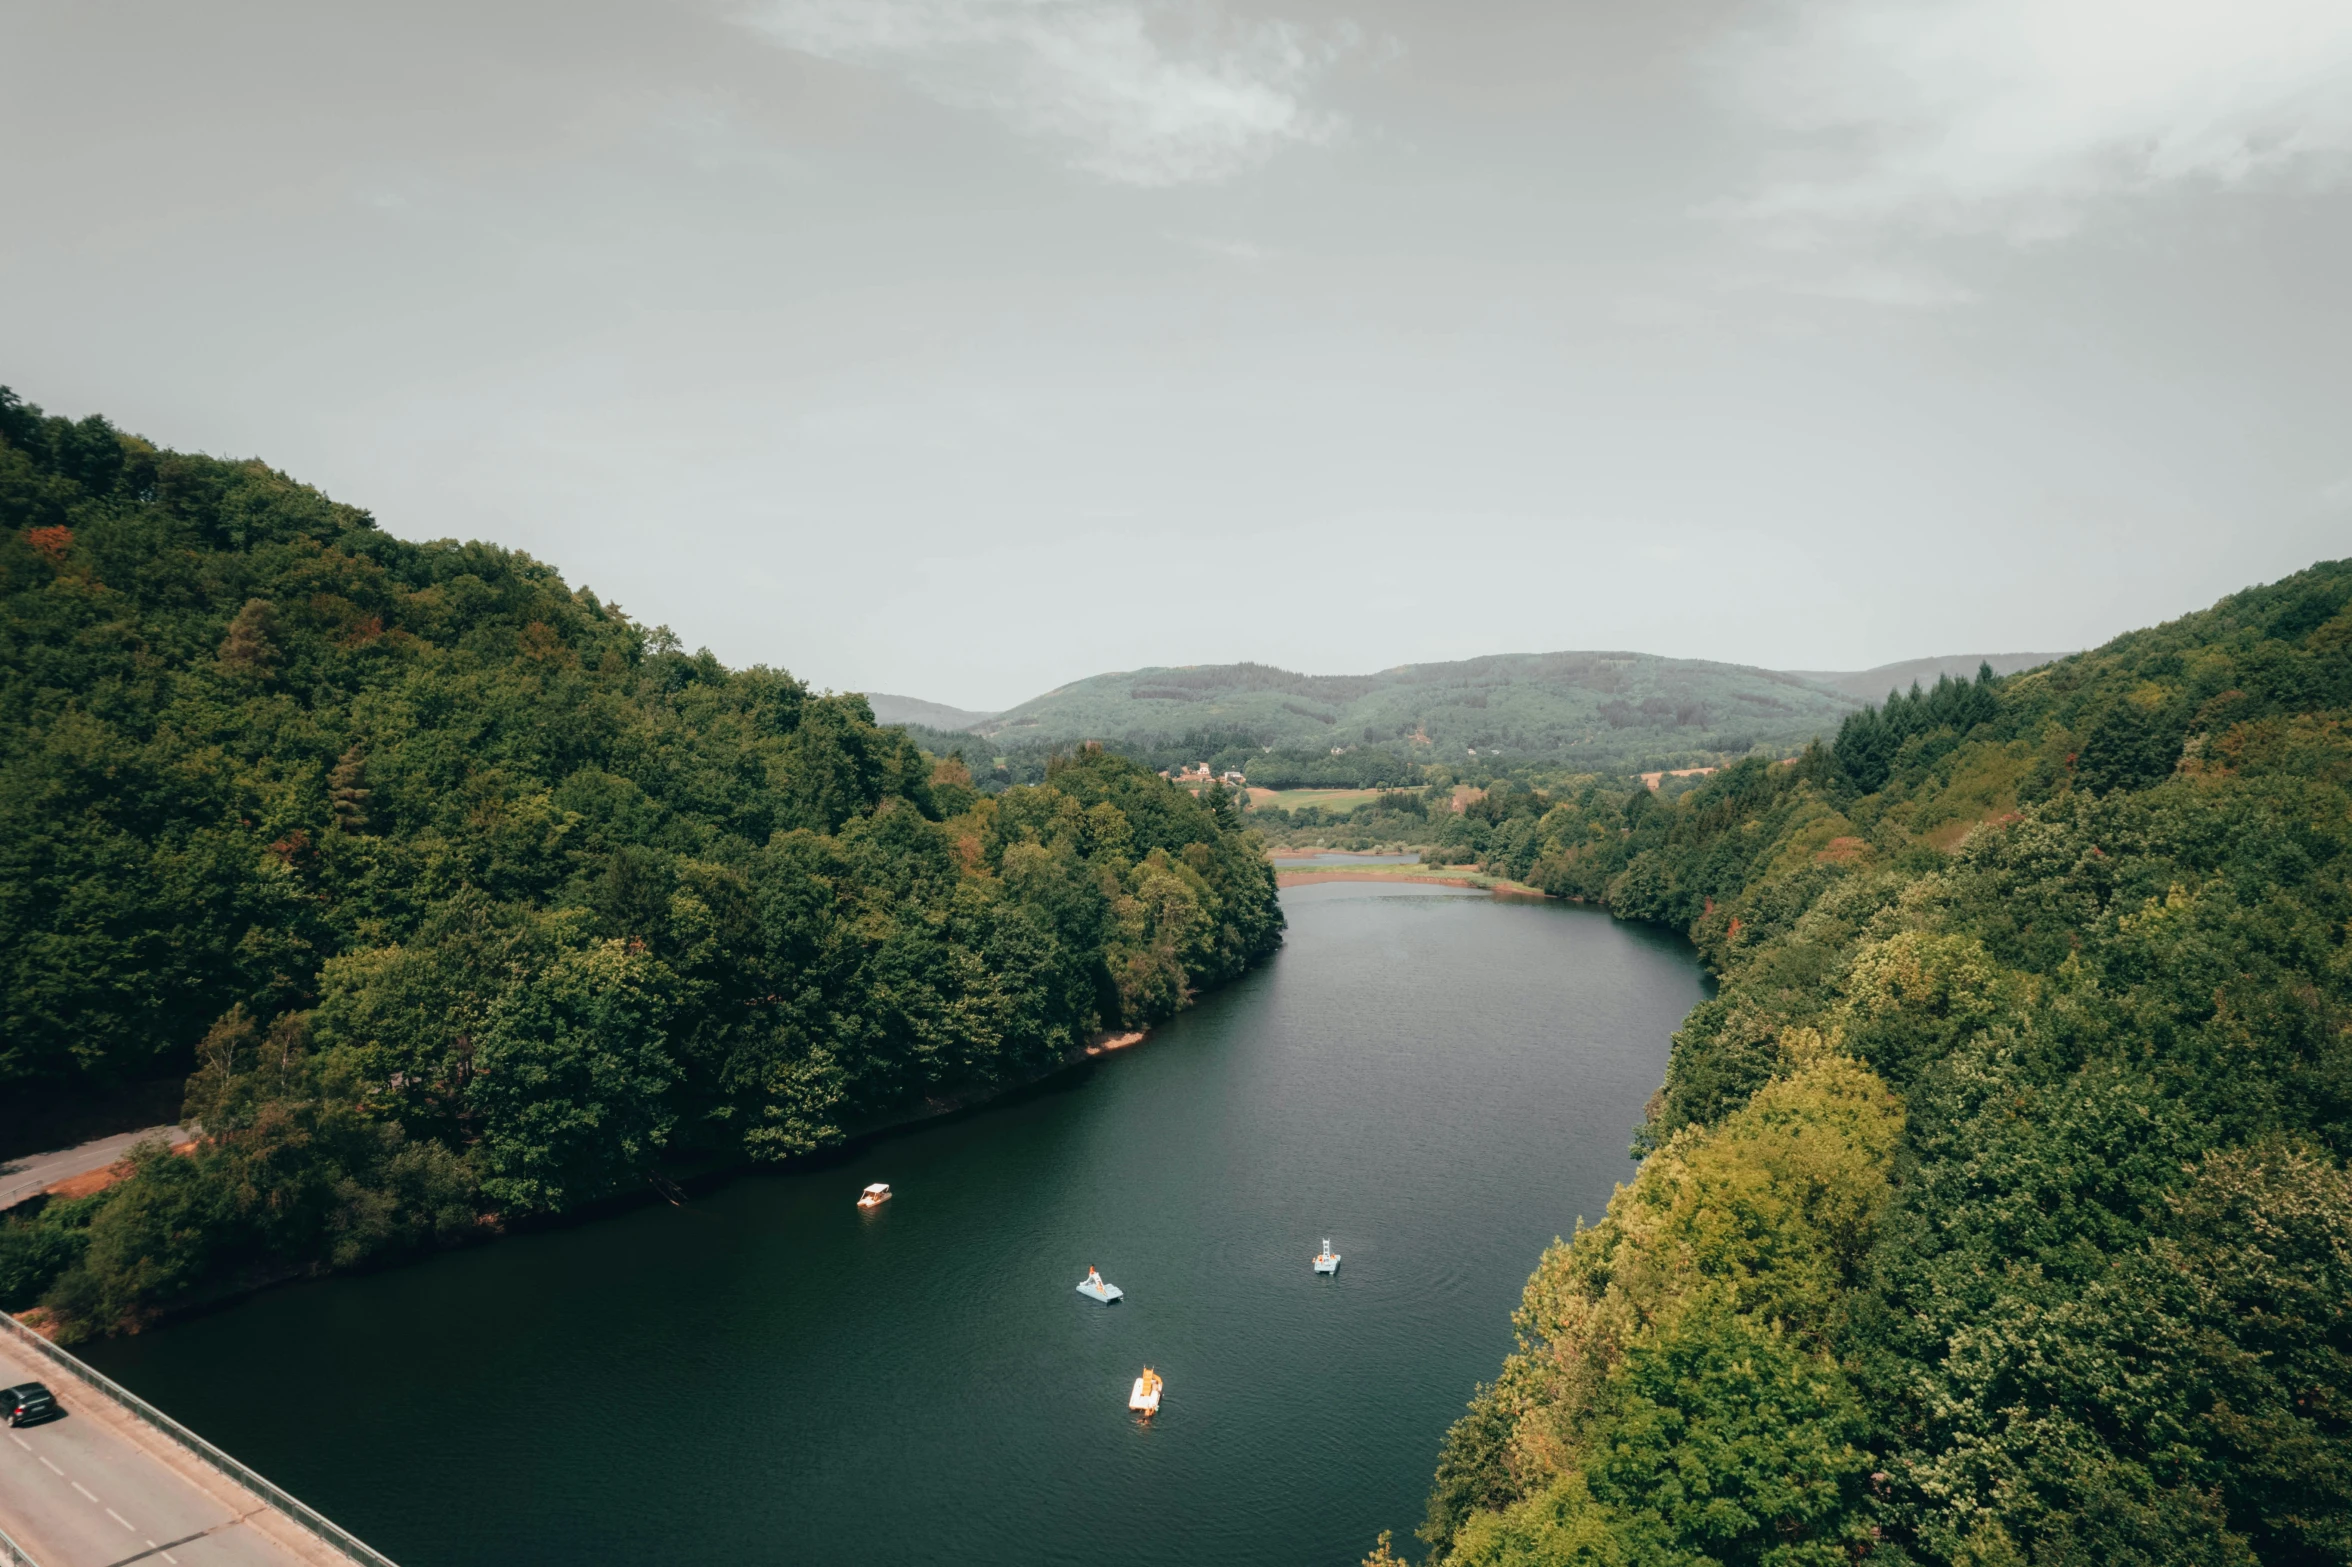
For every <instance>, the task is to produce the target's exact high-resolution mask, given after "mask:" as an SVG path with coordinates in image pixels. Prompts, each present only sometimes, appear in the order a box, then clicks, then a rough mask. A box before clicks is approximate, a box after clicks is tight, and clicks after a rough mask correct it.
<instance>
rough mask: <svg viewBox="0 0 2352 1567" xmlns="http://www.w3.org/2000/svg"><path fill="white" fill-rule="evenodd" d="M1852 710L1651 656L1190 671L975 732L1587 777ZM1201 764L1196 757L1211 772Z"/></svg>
mask: <svg viewBox="0 0 2352 1567" xmlns="http://www.w3.org/2000/svg"><path fill="white" fill-rule="evenodd" d="M1859 705H1860V704H1859V703H1858V702H1857V701H1856V700H1855V699H1853V698H1852V697H1849V696H1846V695H1844V694H1843V693H1840V692H1836V691H1831V690H1826V689H1824V688H1822V687H1820V686H1818V685H1814V684H1811V683H1808V682H1806V681H1803V680H1800V679H1798V678H1796V677H1794V676H1791V675H1785V674H1779V673H1776V672H1774V671H1772V670H1768V669H1753V668H1747V667H1744V666H1742V665H1737V664H1717V663H1710V662H1708V661H1706V660H1703V659H1688V658H1660V657H1657V656H1656V655H1653V654H1648V653H1510V654H1499V655H1496V656H1493V657H1488V658H1475V659H1465V660H1462V661H1460V662H1457V663H1446V664H1404V665H1399V666H1398V667H1397V668H1394V669H1387V670H1382V671H1381V672H1379V673H1378V674H1371V675H1301V674H1293V673H1291V672H1290V671H1289V670H1284V669H1276V668H1273V667H1271V666H1269V665H1265V664H1201V665H1193V666H1189V667H1185V668H1178V669H1138V670H1128V671H1123V672H1120V673H1116V674H1105V675H1096V676H1093V677H1092V678H1090V679H1086V680H1080V681H1077V682H1075V683H1074V684H1071V685H1066V686H1063V687H1060V688H1059V689H1057V690H1053V691H1048V692H1047V693H1046V694H1045V695H1043V696H1040V697H1035V698H1033V699H1031V700H1030V701H1027V702H1024V703H1022V704H1021V705H1020V706H1018V707H1015V708H1012V709H1010V710H1008V711H1006V712H1003V713H999V714H997V715H996V716H995V717H994V718H992V719H989V720H988V721H986V722H985V723H982V724H980V725H977V726H975V730H974V732H975V733H978V734H981V735H985V736H987V737H989V738H991V739H993V740H995V741H996V742H997V744H998V746H999V748H1000V749H1004V748H1024V749H1025V748H1029V747H1032V746H1035V745H1038V744H1045V745H1070V744H1074V743H1076V742H1079V741H1083V740H1102V741H1105V742H1108V743H1112V744H1115V745H1120V746H1122V747H1130V748H1135V749H1141V750H1150V749H1154V748H1158V747H1161V746H1165V745H1169V744H1174V743H1179V742H1181V741H1182V740H1183V739H1184V738H1185V737H1186V736H1188V735H1196V734H1197V735H1220V736H1224V735H1232V734H1234V733H1236V732H1242V733H1246V735H1248V736H1249V737H1251V738H1254V740H1255V741H1256V743H1257V745H1258V746H1259V747H1261V748H1266V747H1270V748H1272V749H1274V750H1277V751H1292V752H1298V751H1313V752H1323V753H1328V752H1330V751H1332V750H1334V749H1337V750H1340V751H1343V752H1344V751H1350V750H1354V749H1357V748H1360V747H1381V748H1386V749H1389V750H1393V751H1396V752H1398V753H1400V754H1401V755H1402V756H1404V757H1405V758H1406V759H1408V760H1411V761H1416V762H1430V761H1445V762H1448V763H1459V762H1461V761H1463V760H1464V759H1466V758H1467V757H1468V756H1469V754H1470V753H1471V752H1473V751H1475V752H1477V753H1478V754H1479V755H1480V756H1482V757H1502V758H1505V759H1509V760H1539V759H1540V760H1545V761H1556V762H1561V763H1565V764H1569V765H1572V766H1580V767H1590V768H1595V769H1609V768H1624V767H1631V766H1634V765H1636V764H1639V765H1645V766H1681V765H1688V764H1690V763H1693V762H1709V761H1714V760H1717V759H1719V758H1721V757H1724V756H1726V755H1730V756H1739V755H1744V754H1746V753H1747V752H1748V751H1750V750H1752V749H1754V748H1756V747H1759V746H1761V747H1764V748H1766V749H1768V750H1774V751H1788V750H1793V749H1796V748H1797V747H1800V746H1802V745H1804V744H1805V742H1807V741H1808V740H1811V739H1813V738H1814V737H1815V736H1817V735H1829V734H1833V733H1835V732H1836V730H1837V726H1838V724H1839V723H1840V722H1841V721H1843V719H1844V718H1845V715H1846V714H1847V713H1849V712H1852V711H1853V710H1854V709H1855V708H1856V707H1857V706H1859ZM1209 759H1210V758H1207V757H1202V758H1196V760H1209Z"/></svg>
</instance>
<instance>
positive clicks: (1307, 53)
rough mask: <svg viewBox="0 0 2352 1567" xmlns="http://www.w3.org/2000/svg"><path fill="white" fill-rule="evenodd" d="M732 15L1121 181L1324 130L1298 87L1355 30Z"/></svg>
mask: <svg viewBox="0 0 2352 1567" xmlns="http://www.w3.org/2000/svg"><path fill="white" fill-rule="evenodd" d="M743 20H744V21H745V22H746V23H747V24H748V25H750V26H752V27H754V28H756V29H757V30H758V31H760V32H762V33H764V34H766V35H767V36H768V37H770V38H772V39H774V40H775V41H776V42H778V43H781V44H783V45H785V46H787V47H789V48H793V49H798V50H801V51H804V52H805V53H808V54H813V55H817V56H819V57H821V58H824V59H828V60H839V61H843V62H846V63H849V64H855V65H863V66H870V67H873V68H876V69H881V70H887V71H892V72H895V73H897V74H900V75H902V76H903V77H905V79H906V80H908V81H909V82H910V83H912V84H913V85H914V86H915V87H916V88H917V89H918V90H920V91H922V92H923V93H925V94H927V95H928V96H930V97H933V98H936V99H938V100H940V101H941V102H943V103H948V104H953V105H956V106H959V107H965V108H978V109H985V110H988V111H990V112H993V113H994V114H996V115H997V116H999V117H1000V118H1002V119H1003V120H1004V121H1005V122H1006V123H1008V124H1010V125H1012V126H1013V127H1014V128H1015V129H1017V130H1019V131H1022V132H1024V133H1026V134H1030V135H1036V136H1041V137H1044V138H1047V139H1050V140H1053V141H1057V142H1060V143H1062V144H1063V145H1065V146H1067V147H1068V148H1070V149H1071V152H1070V161H1071V162H1072V164H1073V165H1074V166H1076V167H1078V168H1081V169H1084V170H1086V171H1088V172H1089V173H1093V174H1096V175H1099V176H1101V177H1102V178H1104V179H1108V180H1113V181H1117V182H1119V183H1122V184H1130V185H1178V184H1187V183H1192V182H1196V181H1212V180H1219V179H1224V178H1226V177H1227V176H1229V175H1232V174H1235V173H1238V172H1240V171H1242V170H1244V169H1247V168H1250V167H1252V166H1254V165H1256V164H1258V163H1261V162H1263V161H1264V160H1265V159H1266V158H1268V157H1270V156H1271V155H1272V154H1273V153H1274V152H1275V151H1276V150H1277V149H1279V148H1280V147H1282V146H1284V145H1286V144H1291V143H1302V142H1303V143H1310V144H1320V143H1325V142H1328V141H1329V140H1330V139H1331V138H1332V137H1333V136H1334V135H1336V134H1337V132H1338V130H1339V127H1340V121H1339V119H1338V117H1337V116H1335V115H1333V114H1330V113H1327V112H1324V111H1320V110H1317V109H1316V108H1314V107H1313V106H1312V105H1310V104H1309V103H1308V102H1307V93H1308V91H1309V89H1311V88H1312V87H1313V85H1314V84H1315V82H1316V81H1317V80H1318V79H1319V78H1320V77H1321V76H1322V75H1323V73H1324V72H1325V71H1326V70H1328V69H1329V68H1330V66H1331V65H1332V63H1333V62H1334V61H1335V60H1336V59H1337V58H1338V56H1339V55H1340V54H1341V53H1342V52H1343V51H1345V50H1346V49H1348V48H1350V47H1352V46H1353V45H1354V44H1355V42H1356V40H1357V34H1356V33H1355V31H1354V29H1352V28H1342V29H1340V30H1338V31H1337V32H1335V33H1330V34H1318V33H1314V32H1311V31H1309V30H1307V29H1304V28H1301V27H1297V26H1294V25H1293V24H1291V23H1288V22H1280V21H1272V22H1253V23H1235V22H1221V21H1219V20H1218V19H1216V18H1215V17H1213V16H1212V15H1210V14H1209V13H1207V12H1205V11H1202V10H1200V9H1197V8H1194V7H1189V6H1178V5H1172V4H1164V3H1157V0H768V3H765V4H762V5H760V6H758V7H756V8H755V9H753V10H750V11H748V12H746V13H744V15H743Z"/></svg>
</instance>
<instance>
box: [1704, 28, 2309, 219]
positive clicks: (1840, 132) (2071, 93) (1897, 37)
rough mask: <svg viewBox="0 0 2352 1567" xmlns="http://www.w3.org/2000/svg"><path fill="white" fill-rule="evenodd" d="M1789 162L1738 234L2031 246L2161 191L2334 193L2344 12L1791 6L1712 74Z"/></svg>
mask: <svg viewBox="0 0 2352 1567" xmlns="http://www.w3.org/2000/svg"><path fill="white" fill-rule="evenodd" d="M1722 63H1723V64H1724V65H1725V66H1726V67H1727V69H1726V76H1725V80H1726V84H1727V85H1728V87H1729V88H1730V90H1731V93H1732V95H1733V97H1734V98H1735V100H1736V101H1738V102H1739V103H1740V104H1742V105H1743V106H1744V107H1746V108H1747V109H1749V110H1751V111H1753V112H1755V113H1758V114H1760V115H1761V116H1762V117H1763V118H1764V119H1766V120H1767V121H1769V122H1771V123H1773V124H1775V125H1776V126H1778V127H1780V128H1781V129H1783V130H1787V131H1792V132H1795V133H1797V140H1798V144H1799V147H1800V148H1801V151H1798V152H1796V153H1794V154H1793V162H1792V164H1791V165H1788V166H1783V167H1781V168H1780V169H1778V170H1777V171H1776V173H1775V176H1774V177H1773V178H1771V179H1770V180H1768V181H1767V182H1766V183H1765V184H1764V186H1763V188H1762V189H1760V190H1759V191H1758V192H1757V193H1756V194H1755V195H1754V196H1753V197H1752V198H1751V199H1750V200H1748V201H1746V202H1744V203H1742V204H1741V206H1740V209H1739V215H1741V216H1743V217H1746V218H1749V219H1752V220H1763V221H1765V222H1767V223H1779V224H1782V225H1784V226H1786V227H1787V228H1788V229H1789V230H1790V231H1791V232H1792V233H1795V234H1802V233H1803V232H1805V231H1806V230H1807V229H1809V228H1819V227H1822V226H1837V225H1841V224H1846V223H1870V222H1881V221H1885V220H1894V221H1896V222H1899V223H1902V224H1905V225H1912V226H1919V227H1926V228H1934V229H1942V230H1947V231H1962V232H1989V233H2003V234H2006V235H2008V236H2009V237H2012V238H2020V239H2023V238H2033V237H2042V236H2048V235H2053V234H2057V233H2063V232H2065V231H2066V230H2067V229H2069V228H2071V227H2072V226H2074V224H2076V223H2077V222H2079V221H2080V218H2081V214H2082V212H2083V210H2084V209H2085V208H2086V207H2087V206H2088V205H2089V204H2090V203H2092V202H2094V201H2097V200H2102V199H2107V198H2112V197H2116V196H2123V195H2130V194H2133V193H2137V192H2145V191H2149V190H2153V189H2156V188H2158V187H2162V186H2167V185H2173V184H2178V183H2183V182H2202V183H2204V184H2205V185H2207V186H2238V185H2244V184H2247V183H2249V182H2255V181H2264V180H2274V181H2292V180H2302V181H2312V182H2328V183H2332V182H2335V181H2339V180H2341V179H2343V178H2344V177H2345V176H2346V174H2347V173H2352V5H2347V4H2345V3H2344V0H2228V3H2216V0H1968V3H1961V4H1953V3H1949V0H1798V3H1796V4H1794V5H1792V6H1791V7H1790V8H1788V9H1787V10H1785V11H1783V12H1782V13H1781V14H1780V16H1779V19H1778V21H1777V22H1776V23H1775V24H1773V25H1770V26H1768V27H1766V28H1764V29H1761V30H1758V31H1754V32H1750V33H1748V34H1746V35H1744V36H1743V37H1742V38H1741V40H1740V41H1739V43H1738V44H1737V45H1736V46H1735V47H1734V48H1733V49H1732V50H1731V51H1730V52H1729V53H1728V55H1727V56H1726V57H1725V58H1724V60H1723V62H1722Z"/></svg>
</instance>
